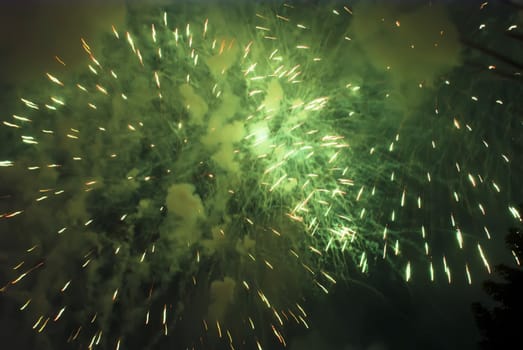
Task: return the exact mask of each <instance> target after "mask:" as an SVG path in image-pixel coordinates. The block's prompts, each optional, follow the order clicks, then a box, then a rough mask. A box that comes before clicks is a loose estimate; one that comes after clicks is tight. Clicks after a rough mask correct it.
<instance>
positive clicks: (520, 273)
mask: <svg viewBox="0 0 523 350" xmlns="http://www.w3.org/2000/svg"><path fill="white" fill-rule="evenodd" d="M519 209H520V212H523V210H522V209H523V204H520V205H519ZM506 243H507V245H508V247H509V249H510V250H511V251H512V254H514V257H515V259H516V262H517V264H518V267H517V268H514V267H509V266H507V265H504V264H501V265H498V266H496V273H497V275H499V276H500V277H501V280H502V281H501V282H495V281H492V280H487V281H485V282H484V284H483V289H484V290H485V292H486V293H487V294H489V295H490V296H491V297H492V299H494V301H495V302H496V304H497V305H496V306H494V307H493V308H492V309H491V310H490V309H487V308H486V307H484V306H483V305H481V304H480V303H473V304H472V311H473V313H474V317H475V318H476V324H477V326H478V328H479V330H480V333H481V335H482V339H481V341H480V347H481V348H482V349H505V348H509V347H513V346H514V345H513V344H520V343H521V336H522V334H521V331H522V328H521V324H522V321H523V269H522V268H521V265H520V262H521V260H522V257H523V227H522V226H521V225H520V226H519V227H512V228H510V229H509V234H508V235H507V237H506Z"/></svg>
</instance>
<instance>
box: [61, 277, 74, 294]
mask: <svg viewBox="0 0 523 350" xmlns="http://www.w3.org/2000/svg"><path fill="white" fill-rule="evenodd" d="M70 284H71V280H69V281H67V282H66V283H65V284H64V286H63V287H62V289H60V291H61V292H62V293H63V292H65V291H66V289H67V287H69V285H70Z"/></svg>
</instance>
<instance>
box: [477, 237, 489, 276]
mask: <svg viewBox="0 0 523 350" xmlns="http://www.w3.org/2000/svg"><path fill="white" fill-rule="evenodd" d="M478 251H479V255H480V256H481V260H483V264H484V265H485V267H486V268H487V271H488V273H489V274H490V273H491V270H490V265H489V263H488V261H487V258H486V256H485V253H483V249H482V248H481V245H480V244H479V243H478Z"/></svg>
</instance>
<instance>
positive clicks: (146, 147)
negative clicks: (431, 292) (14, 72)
mask: <svg viewBox="0 0 523 350" xmlns="http://www.w3.org/2000/svg"><path fill="white" fill-rule="evenodd" d="M322 11H323V12H325V13H322V16H320V18H330V19H331V22H329V23H327V24H322V23H319V21H318V20H317V19H315V17H314V16H311V13H310V10H307V9H300V8H299V7H295V6H292V5H288V4H286V5H283V6H281V7H277V8H272V9H265V8H260V9H258V10H257V11H256V15H255V16H253V17H254V18H255V19H256V21H255V24H249V25H247V24H245V25H246V27H245V28H246V30H245V31H243V32H242V33H241V34H240V33H223V32H220V33H218V30H217V29H216V28H218V27H219V26H218V25H216V26H214V25H213V22H212V21H210V20H209V19H207V18H201V19H200V20H194V19H192V18H191V19H190V20H189V21H185V20H183V21H180V20H174V21H173V20H172V19H171V18H170V15H169V14H168V13H164V14H163V15H161V16H159V17H158V18H156V19H155V20H153V21H152V23H150V24H147V26H146V27H145V28H146V29H144V30H142V31H140V32H132V31H130V30H129V31H125V30H121V29H119V28H116V27H115V26H113V27H112V28H111V32H110V34H111V37H112V38H111V39H105V40H106V42H104V45H107V47H109V48H110V50H108V51H107V50H100V52H99V51H98V50H96V49H95V48H94V46H92V45H91V43H90V42H89V41H88V40H86V39H82V40H81V44H82V47H83V49H84V51H85V53H86V54H87V57H88V65H87V68H86V70H85V72H84V73H82V74H80V75H78V76H74V75H72V74H71V75H69V74H68V71H67V69H66V67H67V66H66V62H64V61H63V60H62V59H61V58H60V57H56V59H57V62H58V63H59V64H60V69H57V70H55V71H50V72H46V73H45V78H46V79H47V80H48V84H50V85H48V90H46V94H48V95H49V96H46V97H45V98H41V99H38V98H33V97H25V96H24V97H23V98H21V100H20V102H21V103H22V104H23V107H24V109H22V110H21V111H23V112H19V113H17V114H13V115H12V118H11V119H9V120H5V121H4V122H3V124H4V126H5V128H7V130H9V132H10V133H11V134H10V135H16V137H17V138H18V140H17V141H16V143H15V142H13V148H15V149H16V151H15V152H14V153H13V154H12V156H11V155H10V156H9V157H7V158H9V159H10V160H3V161H2V162H1V163H0V166H1V167H2V168H3V169H1V170H2V171H4V170H5V172H4V173H5V174H7V175H9V176H11V177H13V178H16V176H17V175H18V174H23V177H24V178H30V179H32V180H34V181H32V182H33V183H34V184H37V185H38V187H36V186H35V185H32V186H30V187H28V188H26V189H21V188H16V190H15V191H14V192H10V193H14V194H13V195H14V196H17V195H19V194H23V200H16V201H13V202H14V203H16V204H17V205H16V207H9V208H8V210H6V211H5V212H4V213H3V214H2V221H3V222H2V223H3V224H4V223H7V224H9V225H11V226H9V227H11V228H19V227H21V228H25V229H27V228H26V227H28V226H22V225H21V223H20V221H19V220H22V219H26V220H28V222H29V225H31V223H34V224H40V225H42V231H43V232H53V233H54V235H53V236H52V237H51V236H49V235H47V234H39V235H36V238H35V240H33V241H34V242H37V243H36V244H34V243H31V246H30V248H29V249H27V247H24V248H25V249H26V250H27V251H26V253H25V255H26V256H24V257H20V256H18V257H17V259H18V260H17V262H16V263H15V264H13V266H14V267H13V271H14V272H13V274H12V276H13V277H12V278H10V279H9V281H10V282H8V283H7V284H5V286H4V287H3V288H2V289H1V290H2V292H12V290H15V289H16V288H17V287H19V286H23V283H24V282H25V281H26V280H30V279H31V278H34V279H36V282H34V283H36V284H40V285H48V284H44V283H42V282H41V281H42V280H45V279H56V283H55V284H56V285H53V290H45V291H41V292H45V295H49V294H52V296H51V297H49V299H50V300H51V299H52V300H54V301H53V302H48V301H45V300H37V299H36V297H35V296H30V297H27V294H25V295H24V297H23V298H22V297H21V296H15V299H19V300H18V301H19V303H20V311H22V312H24V313H27V314H28V315H29V314H30V315H31V316H28V317H29V318H31V319H32V322H33V328H34V329H35V330H36V331H37V332H39V333H42V332H44V331H46V332H51V334H56V333H57V332H59V331H57V329H58V328H52V327H59V325H60V324H63V325H64V326H62V327H65V328H67V330H66V331H63V332H67V337H68V341H69V342H78V343H79V344H82V346H86V347H95V346H98V345H100V344H111V346H110V347H112V348H119V347H121V346H124V345H125V346H131V345H132V344H135V343H136V344H139V341H142V340H140V339H139V337H138V336H137V335H133V332H135V331H136V330H137V329H140V330H142V332H144V333H145V334H146V338H147V341H146V342H147V343H146V345H147V346H150V347H153V346H156V345H158V344H178V345H179V344H184V345H185V346H193V347H194V346H196V347H199V346H203V347H205V345H206V344H214V343H216V342H220V343H221V344H225V345H227V346H229V347H230V348H235V347H239V346H240V344H245V343H248V344H252V345H253V346H256V347H258V348H263V347H264V346H270V344H271V343H272V342H276V343H280V344H282V345H283V346H285V345H286V344H287V340H286V336H285V328H286V327H287V324H292V323H295V324H297V325H301V326H302V327H305V328H308V327H309V324H308V315H307V313H306V312H305V311H304V308H303V306H302V301H301V298H302V295H303V293H304V290H306V289H308V288H309V287H313V288H316V289H317V290H318V291H320V292H325V293H328V292H329V288H330V287H331V286H332V285H334V284H335V283H336V279H339V278H344V277H346V275H345V273H346V272H348V271H349V270H351V269H353V268H354V267H356V268H357V269H358V270H360V271H362V272H363V273H367V272H371V271H372V263H373V261H374V260H375V259H376V258H383V259H387V260H390V261H391V262H392V263H393V264H395V265H396V266H399V269H400V270H401V273H402V274H403V275H404V278H405V280H406V281H407V282H408V281H410V280H411V279H412V278H413V277H414V276H418V275H420V273H419V272H418V271H419V270H422V269H426V270H427V275H428V278H429V279H430V280H432V281H436V280H437V279H438V278H444V280H445V281H448V283H450V282H451V281H455V280H457V279H460V278H462V277H463V278H462V280H463V281H466V283H469V284H470V283H472V281H473V280H474V276H475V274H474V273H476V274H478V273H479V272H478V269H476V268H475V266H476V265H478V264H481V265H483V266H484V270H485V271H487V272H488V273H490V263H489V260H488V256H489V254H488V248H487V247H488V242H487V241H488V240H489V239H490V238H491V236H492V235H493V233H492V229H490V228H489V226H488V224H487V223H488V220H487V219H481V221H480V222H478V223H474V224H470V223H468V221H467V218H468V217H470V216H471V215H472V216H474V217H476V216H479V217H481V218H488V216H489V214H490V212H491V209H490V208H491V207H490V206H489V205H488V203H499V200H496V199H492V198H495V196H499V195H500V194H501V195H502V194H503V191H504V187H505V186H504V181H503V179H498V178H494V177H493V176H491V174H489V170H491V167H497V166H498V163H501V164H502V165H501V166H503V164H510V157H509V155H508V154H507V153H499V154H497V155H496V157H497V159H498V161H497V163H495V164H494V165H492V164H488V165H489V167H485V166H484V163H482V157H485V153H487V152H491V149H492V148H493V146H492V143H491V142H492V141H491V140H489V139H485V138H484V137H482V135H481V127H482V126H481V125H478V127H476V125H475V123H474V122H473V121H471V120H469V119H468V118H467V117H466V116H465V113H466V112H467V111H466V110H465V111H461V110H459V109H458V110H456V107H452V106H451V107H450V108H448V107H447V106H446V105H440V104H438V103H437V104H436V105H435V107H434V108H433V110H430V111H428V112H427V111H426V110H425V109H422V108H419V106H423V105H421V104H420V105H419V106H417V105H415V104H414V105H413V106H412V108H413V110H414V111H415V112H414V113H411V114H405V111H403V110H401V109H400V110H399V111H398V103H399V102H397V101H395V100H394V99H401V95H399V94H398V87H397V86H395V85H394V84H393V83H389V84H388V85H387V84H385V85H384V88H383V89H384V91H382V92H381V97H379V98H377V99H376V97H374V99H375V100H376V104H382V108H383V111H381V112H380V113H381V114H380V115H378V116H375V115H373V114H372V111H370V110H365V109H364V107H365V103H364V101H365V100H367V99H372V87H373V84H378V85H379V82H380V81H382V80H383V79H384V78H383V76H382V73H380V72H379V71H380V69H378V68H376V67H370V66H369V64H367V65H366V66H365V65H363V66H362V64H361V62H360V63H358V56H362V57H363V56H365V54H364V53H362V52H361V50H362V49H361V47H360V48H358V47H357V46H355V45H354V43H359V44H360V45H362V46H364V45H366V43H364V42H361V40H363V39H361V37H365V33H364V32H358V31H357V30H356V29H357V25H356V24H354V21H355V19H354V18H356V17H354V18H353V16H357V15H358V12H357V11H356V13H354V11H353V9H352V8H349V7H347V6H345V7H340V8H336V9H330V10H327V9H322ZM361 13H363V9H362V12H361ZM393 15H394V13H392V15H391V17H390V18H389V17H387V21H389V22H390V23H389V24H390V25H391V26H390V29H389V30H390V31H391V32H392V31H394V30H400V28H404V27H405V26H408V23H409V21H408V18H407V19H405V20H403V19H401V20H399V19H397V18H395V17H394V16H393ZM323 16H325V17H323ZM361 16H362V17H361V18H363V19H365V18H366V19H367V20H371V21H375V22H376V23H379V22H380V21H381V19H380V17H378V16H373V13H372V12H371V14H370V15H369V14H367V15H366V16H368V17H365V15H363V14H362V15H361ZM171 22H172V23H171ZM387 23H388V22H387ZM243 25H244V24H243V23H242V24H241V25H238V27H241V26H243ZM326 26H333V27H335V29H332V30H330V29H327V30H325V31H323V30H322V29H323V28H325V27H326ZM241 28H243V27H241ZM313 28H314V30H313ZM318 28H320V29H318ZM447 30H448V31H450V29H448V28H447ZM358 36H359V37H360V38H359V37H358ZM359 40H360V41H359ZM402 40H403V39H402ZM405 40H406V39H405ZM441 40H442V42H444V41H445V40H446V37H443V38H442V39H441ZM449 40H451V39H449ZM412 49H413V50H414V47H412ZM343 58H350V59H351V60H352V64H354V65H355V67H357V68H359V69H361V70H362V71H366V72H367V73H362V75H363V77H361V76H358V75H357V74H355V73H354V72H353V70H351V69H350V68H347V67H345V66H346V64H341V66H343V67H340V64H339V63H338V60H339V59H341V61H343ZM359 60H360V61H361V58H359ZM357 64H359V66H358V65H357ZM383 68H384V67H381V69H383ZM395 68H396V67H394V66H393V67H392V68H391V69H392V71H393V72H394V69H395ZM386 70H389V67H386ZM326 77H327V78H329V79H327V78H326ZM334 77H336V78H334ZM234 79H241V80H242V84H243V85H240V86H243V88H242V89H243V90H244V91H242V92H241V93H238V92H236V90H235V89H234ZM409 82H410V83H412V81H409ZM438 84H439V83H438ZM453 84H454V82H453V80H452V79H451V78H448V79H447V78H445V79H444V80H442V81H441V84H440V85H441V86H439V90H438V91H439V94H440V95H441V96H444V97H445V98H446V99H448V100H451V99H450V98H449V97H448V95H450V94H452V92H447V90H446V89H452V87H453ZM416 88H417V89H420V90H423V91H425V89H429V88H428V87H426V86H425V83H424V82H423V81H417V82H416ZM449 91H452V90H449ZM468 98H470V100H469V101H470V102H469V103H471V104H474V103H480V102H481V101H482V98H481V97H478V96H476V95H475V94H472V96H467V99H468ZM489 98H490V97H485V99H486V100H488V99H489ZM442 99H443V98H442ZM490 102H491V103H492V105H493V106H494V107H495V108H499V110H496V111H497V112H499V113H503V108H504V106H506V103H505V98H503V97H500V96H496V97H495V99H494V100H493V101H490ZM490 102H489V103H490ZM414 106H415V107H416V108H414ZM423 108H424V107H423ZM367 114H368V115H367ZM419 119H429V123H430V129H424V128H420V125H419V124H420V122H419ZM483 127H484V126H483ZM477 129H479V131H476V130H477ZM446 143H448V144H447V145H446ZM413 146H414V147H415V149H413V148H414V147H413ZM479 149H481V150H482V151H479ZM457 150H459V151H457ZM494 152H499V149H497V148H496V149H495V150H494ZM488 154H490V153H488ZM7 158H6V159H7ZM35 159H37V161H35ZM449 169H452V173H451V174H452V176H451V178H450V179H449V173H450V171H449ZM9 171H13V172H12V173H8V172H9ZM20 183H21V182H20ZM480 191H482V192H481V193H480ZM485 193H486V194H485ZM441 198H444V199H443V200H441ZM431 203H448V207H447V208H444V210H441V208H434V207H433V206H432V204H431ZM491 205H495V204H491ZM62 208H68V209H67V210H66V212H65V213H63V214H62V215H56V216H55V215H53V213H55V212H59V211H60V210H62ZM509 208H510V210H511V213H512V215H513V216H514V217H516V218H517V216H518V215H519V214H518V213H517V211H515V209H513V208H514V207H513V206H510V207H509ZM42 212H43V213H46V215H49V216H55V217H56V219H55V220H53V222H52V223H51V224H50V223H47V222H45V223H43V222H42V219H39V216H40V217H41V215H42V214H41V213H42ZM441 212H444V213H445V214H444V215H443V216H441V215H440V213H441ZM435 215H436V216H438V219H437V220H433V216H435ZM17 220H18V221H17ZM472 231H480V232H481V235H484V236H485V237H480V235H479V234H477V233H473V232H472ZM441 236H443V237H441ZM73 237H74V239H73ZM439 240H443V241H444V242H447V241H449V240H454V241H455V242H456V245H455V249H451V250H450V251H449V248H448V247H444V248H442V247H441V244H440V243H438V242H439ZM19 243H20V245H23V244H26V242H19ZM438 245H440V246H438ZM49 247H54V248H49ZM456 251H458V252H463V254H462V256H463V258H459V257H456ZM423 256H425V258H421V257H423ZM42 259H44V260H43V261H44V262H42ZM45 259H49V261H48V262H46V261H45ZM60 261H62V263H63V261H67V263H68V264H70V265H71V266H70V267H68V268H67V269H65V271H61V272H56V271H54V269H55V268H56V267H55V268H50V269H49V270H45V267H46V266H47V265H49V266H53V264H54V266H59V265H60ZM73 262H75V263H73ZM458 262H459V265H460V266H456V264H458ZM420 265H421V266H424V267H420ZM28 266H33V267H29V268H28ZM333 266H336V270H337V271H336V274H333V273H331V272H329V270H331V269H332V268H333ZM40 270H42V271H40ZM455 270H457V271H456V272H455ZM39 273H40V274H39ZM99 275H104V276H107V277H106V278H100V277H97V276H99ZM33 276H34V277H33ZM274 281H277V283H274ZM82 285H87V286H88V288H86V289H85V290H83V289H84V288H82ZM28 288H30V287H28ZM40 288H41V287H38V288H37V289H35V291H34V292H35V293H34V294H35V295H36V294H38V290H39V289H40ZM173 296H174V297H173ZM79 297H80V298H83V299H82V302H83V304H85V309H84V310H82V314H84V316H83V318H82V319H81V320H79V318H78V317H76V315H75V314H74V312H75V311H74V310H76V309H77V308H78V305H76V304H75V303H77V300H78V298H79ZM22 299H23V300H22ZM233 299H234V300H233ZM202 305H203V306H202ZM243 305H250V306H251V307H249V308H248V309H245V308H244V307H243ZM129 306H132V307H130V308H129V310H124V309H125V308H126V307H129ZM111 314H113V315H114V314H116V315H118V316H112V317H111V316H110V315H111ZM115 317H116V318H118V317H120V318H122V319H130V320H131V321H129V322H128V323H126V324H123V325H122V324H119V323H120V322H115V321H114V318H115ZM53 325H56V326H53ZM50 326H51V327H50ZM50 329H51V330H50ZM246 330H247V331H246ZM173 334H175V336H174V337H176V335H178V338H180V336H179V335H180V334H184V336H183V337H181V338H182V339H178V340H176V341H177V342H178V343H176V341H174V340H165V339H172V338H173V336H172V335H173ZM265 334H270V337H268V336H266V335H265ZM165 336H169V337H165ZM268 338H269V339H268ZM166 342H167V343H166ZM136 346H139V345H136ZM144 346H145V345H144Z"/></svg>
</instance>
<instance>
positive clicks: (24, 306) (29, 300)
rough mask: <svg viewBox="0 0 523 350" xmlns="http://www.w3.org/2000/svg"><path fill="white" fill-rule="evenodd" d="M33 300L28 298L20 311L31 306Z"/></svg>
mask: <svg viewBox="0 0 523 350" xmlns="http://www.w3.org/2000/svg"><path fill="white" fill-rule="evenodd" d="M31 300H32V299H28V300H27V301H26V302H25V304H24V305H22V306H21V307H20V311H24V310H25V309H26V308H27V306H29V304H30V303H31Z"/></svg>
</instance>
